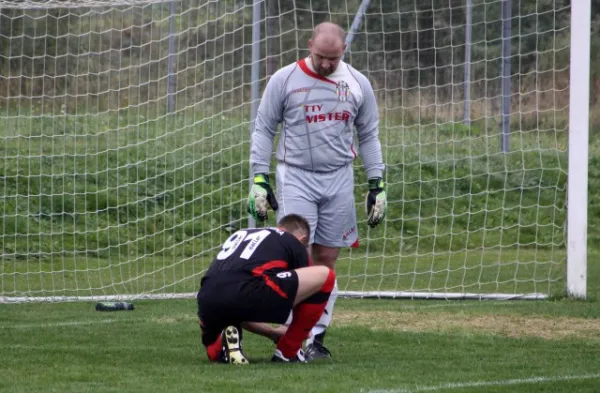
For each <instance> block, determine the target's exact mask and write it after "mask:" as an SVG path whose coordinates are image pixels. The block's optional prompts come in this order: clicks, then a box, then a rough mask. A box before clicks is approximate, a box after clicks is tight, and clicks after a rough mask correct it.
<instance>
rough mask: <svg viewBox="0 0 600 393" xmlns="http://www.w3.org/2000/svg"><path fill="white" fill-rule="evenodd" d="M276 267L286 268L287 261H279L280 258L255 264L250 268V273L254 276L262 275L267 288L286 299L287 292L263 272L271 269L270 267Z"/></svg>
mask: <svg viewBox="0 0 600 393" xmlns="http://www.w3.org/2000/svg"><path fill="white" fill-rule="evenodd" d="M277 268H279V269H284V270H285V269H287V268H288V263H287V262H286V261H281V260H276V261H269V262H267V263H263V264H262V265H260V266H257V267H255V268H254V269H252V274H253V275H254V276H256V277H262V279H263V280H265V284H267V286H268V287H269V288H271V289H272V290H274V291H275V292H277V294H278V295H279V296H281V297H282V298H284V299H287V298H288V296H287V294H286V293H285V292H284V291H283V290H282V289H281V288H280V287H279V285H277V284H275V283H274V282H273V281H272V280H271V279H270V278H269V276H267V275H266V274H265V271H267V270H271V269H277Z"/></svg>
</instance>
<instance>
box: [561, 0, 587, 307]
mask: <svg viewBox="0 0 600 393" xmlns="http://www.w3.org/2000/svg"><path fill="white" fill-rule="evenodd" d="M571 8H572V10H571V64H570V69H571V75H570V88H571V89H570V90H571V91H570V103H569V180H568V206H567V209H568V225H567V228H568V232H567V237H568V244H567V293H568V294H569V295H570V296H572V297H578V298H585V297H586V290H587V226H588V212H587V211H588V195H587V193H588V191H587V190H588V166H589V163H588V162H589V161H588V154H589V119H590V45H591V43H590V40H591V19H592V16H591V10H592V4H591V1H590V0H584V1H575V2H572V5H571Z"/></svg>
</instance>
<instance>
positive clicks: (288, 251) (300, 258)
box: [204, 228, 310, 278]
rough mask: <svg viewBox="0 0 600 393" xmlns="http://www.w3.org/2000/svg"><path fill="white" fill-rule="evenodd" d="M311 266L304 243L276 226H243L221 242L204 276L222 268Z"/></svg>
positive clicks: (255, 271) (251, 270)
mask: <svg viewBox="0 0 600 393" xmlns="http://www.w3.org/2000/svg"><path fill="white" fill-rule="evenodd" d="M307 266H310V262H309V257H308V252H307V250H306V247H305V246H304V245H303V244H302V243H301V242H300V241H299V240H298V239H296V237H295V236H294V235H292V234H290V233H288V232H284V231H282V230H279V229H277V228H256V229H242V230H239V231H237V232H235V233H234V234H232V235H231V236H230V237H229V238H228V239H227V240H226V241H225V243H223V246H222V247H221V250H220V251H219V253H218V254H217V256H216V257H215V259H214V260H213V262H212V263H211V265H210V266H209V268H208V270H207V272H206V274H205V275H204V278H207V277H210V276H212V275H216V274H220V273H223V272H231V273H234V272H235V273H246V272H247V273H248V274H251V275H262V274H265V273H269V274H271V273H273V274H277V273H279V272H282V271H286V270H293V269H298V268H302V267H307Z"/></svg>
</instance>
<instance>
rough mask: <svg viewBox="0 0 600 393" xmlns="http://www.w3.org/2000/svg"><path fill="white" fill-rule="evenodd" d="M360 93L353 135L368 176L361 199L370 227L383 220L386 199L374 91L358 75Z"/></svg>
mask: <svg viewBox="0 0 600 393" xmlns="http://www.w3.org/2000/svg"><path fill="white" fill-rule="evenodd" d="M359 82H360V84H361V89H362V92H363V102H362V104H361V106H360V108H359V110H358V114H357V116H356V120H355V122H354V124H355V126H356V134H357V136H358V146H359V150H360V155H361V157H362V159H363V165H364V168H365V171H366V173H367V178H368V179H369V192H368V194H367V197H366V200H365V210H366V213H367V219H368V220H367V221H368V224H369V226H370V227H371V228H373V227H375V226H377V224H379V223H380V222H381V220H383V219H384V217H385V214H386V210H387V198H386V192H385V188H384V182H383V169H384V164H383V156H382V153H381V143H380V142H379V108H378V107H377V101H376V99H375V93H374V92H373V88H372V86H371V83H369V81H368V79H367V78H365V77H364V76H362V75H361V78H359Z"/></svg>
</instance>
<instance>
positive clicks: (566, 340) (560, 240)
mask: <svg viewBox="0 0 600 393" xmlns="http://www.w3.org/2000/svg"><path fill="white" fill-rule="evenodd" d="M394 116H395V115H394V114H392V113H390V114H387V115H386V117H385V119H386V121H385V125H384V126H383V127H382V135H381V139H382V144H383V146H384V154H385V160H386V163H387V165H388V166H387V171H386V179H387V184H388V197H389V213H388V214H389V216H388V218H387V220H386V222H385V223H384V224H383V225H382V226H380V227H379V228H377V229H374V230H368V229H367V228H366V226H365V223H364V215H362V214H361V213H362V209H363V207H362V198H363V194H364V189H363V188H361V187H364V182H365V179H364V177H363V175H362V171H360V170H357V171H356V181H357V184H358V187H357V211H358V212H359V218H360V219H361V222H360V225H359V228H358V230H359V232H360V234H361V247H360V248H359V249H358V250H353V251H345V252H344V254H343V255H342V259H341V261H340V262H339V267H338V277H339V285H340V289H342V290H351V291H358V290H368V291H374V290H385V291H388V290H399V291H450V292H460V293H464V292H498V293H532V292H536V293H538V292H539V293H545V294H549V295H550V296H551V297H550V300H546V301H535V302H532V301H505V302H496V301H433V300H430V301H417V300H412V301H411V300H366V299H361V300H359V299H340V300H339V302H338V305H337V306H336V312H335V318H334V324H333V326H332V329H331V330H330V332H329V333H328V339H327V344H328V346H329V347H330V349H331V350H332V352H333V354H334V358H333V360H331V361H321V362H318V363H317V362H315V363H314V364H309V365H301V366H298V367H286V366H280V365H271V364H269V363H268V360H269V358H270V356H271V354H272V351H273V345H272V344H271V343H269V342H267V341H266V340H264V339H261V338H258V337H251V336H249V337H246V340H245V345H246V351H247V353H248V355H249V358H250V361H251V362H252V364H251V365H250V366H249V367H246V368H244V369H237V368H236V369H233V368H231V367H227V366H222V365H214V364H209V363H208V362H207V361H206V359H205V356H204V354H203V351H202V349H201V345H200V341H199V329H198V326H197V322H196V319H195V303H194V301H193V300H170V301H150V300H140V301H136V302H135V304H136V310H135V311H132V312H122V313H100V312H96V311H94V304H93V303H90V302H78V303H25V304H17V305H15V304H0V359H2V360H1V361H0V364H1V365H2V366H1V371H0V392H4V391H6V392H27V393H31V392H82V391H89V392H144V393H147V392H185V391H207V392H217V393H221V392H222V393H224V392H232V391H244V392H251V391H252V392H279V391H286V392H303V393H304V392H357V393H358V392H365V393H366V392H388V393H390V392H393V393H400V392H446V391H447V392H507V393H508V392H510V393H513V392H515V391H517V392H533V393H536V392H584V393H585V392H589V393H592V392H593V393H598V392H600V372H599V368H598V364H599V360H598V356H599V355H600V307H599V305H598V301H600V266H599V265H598V263H597V260H598V256H599V255H600V253H599V252H598V249H597V248H596V244H597V242H598V240H600V236H599V233H600V232H599V231H598V229H599V227H598V222H597V221H596V220H594V219H592V217H597V216H598V215H599V214H600V192H598V191H600V171H599V170H598V168H600V165H599V164H600V162H599V161H598V160H599V158H598V157H600V156H599V155H598V152H599V151H600V145H599V144H598V142H597V141H595V140H592V143H591V148H590V149H591V150H590V154H591V157H590V187H589V192H590V194H589V195H590V218H591V219H590V223H589V228H590V231H589V235H590V236H589V244H590V258H589V276H588V285H589V288H588V296H589V297H588V300H586V301H577V300H570V299H567V298H565V297H564V288H565V256H566V251H565V238H564V234H565V227H564V222H565V217H566V209H565V190H566V180H567V178H566V173H567V172H566V170H567V155H566V149H565V147H566V138H565V136H564V133H562V132H557V131H556V129H557V128H555V127H556V126H557V124H535V125H532V126H531V127H530V129H529V131H528V129H527V127H525V128H523V129H522V130H521V131H520V132H515V133H514V134H513V136H512V138H511V151H510V152H509V153H506V154H504V153H500V152H499V144H498V140H499V136H498V134H497V127H492V126H490V125H489V124H487V123H485V124H478V123H475V124H474V125H473V126H472V127H470V128H466V127H463V126H461V125H459V124H455V123H443V124H442V123H438V122H436V121H435V120H431V121H426V120H424V119H420V120H419V122H418V126H413V125H404V124H405V122H406V123H411V124H412V120H411V121H407V119H400V120H397V119H395V118H394ZM247 129H248V123H247V119H244V118H240V117H239V115H236V114H233V113H222V114H220V115H219V116H213V115H207V114H206V113H201V111H200V112H198V113H196V112H194V111H190V113H189V114H187V113H186V114H183V115H182V116H180V117H178V118H168V117H166V118H156V119H145V118H144V117H143V116H142V114H140V113H137V114H135V113H134V114H131V113H130V114H128V115H126V116H112V117H110V116H107V117H106V116H105V117H103V116H100V115H98V116H96V115H89V116H65V117H61V116H55V117H46V116H35V115H34V114H30V115H27V114H23V113H21V114H19V115H18V116H17V115H15V116H6V117H4V118H3V119H2V121H0V149H1V151H2V152H3V157H2V159H0V190H1V192H2V195H3V198H2V199H1V200H0V212H1V215H0V228H1V229H2V234H1V235H0V247H1V248H2V259H1V260H0V295H3V296H88V295H99V296H102V295H114V294H134V293H154V294H156V293H173V292H194V291H196V290H197V287H198V282H199V279H200V276H201V275H202V273H203V272H204V270H205V269H206V267H207V266H208V263H209V262H210V260H211V259H212V257H213V254H214V251H215V249H216V248H217V247H219V246H220V244H221V242H223V241H224V240H225V238H226V237H227V236H228V235H229V232H228V231H227V229H228V227H229V226H236V227H240V226H243V225H244V224H245V220H246V216H245V212H244V210H245V208H244V198H245V196H246V193H247V186H248V183H247V174H248V163H247V161H248V160H247V159H248V131H247ZM215 130H218V131H216V132H215ZM357 164H360V162H358V163H357ZM357 168H358V167H357ZM270 223H272V219H271V222H270Z"/></svg>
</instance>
